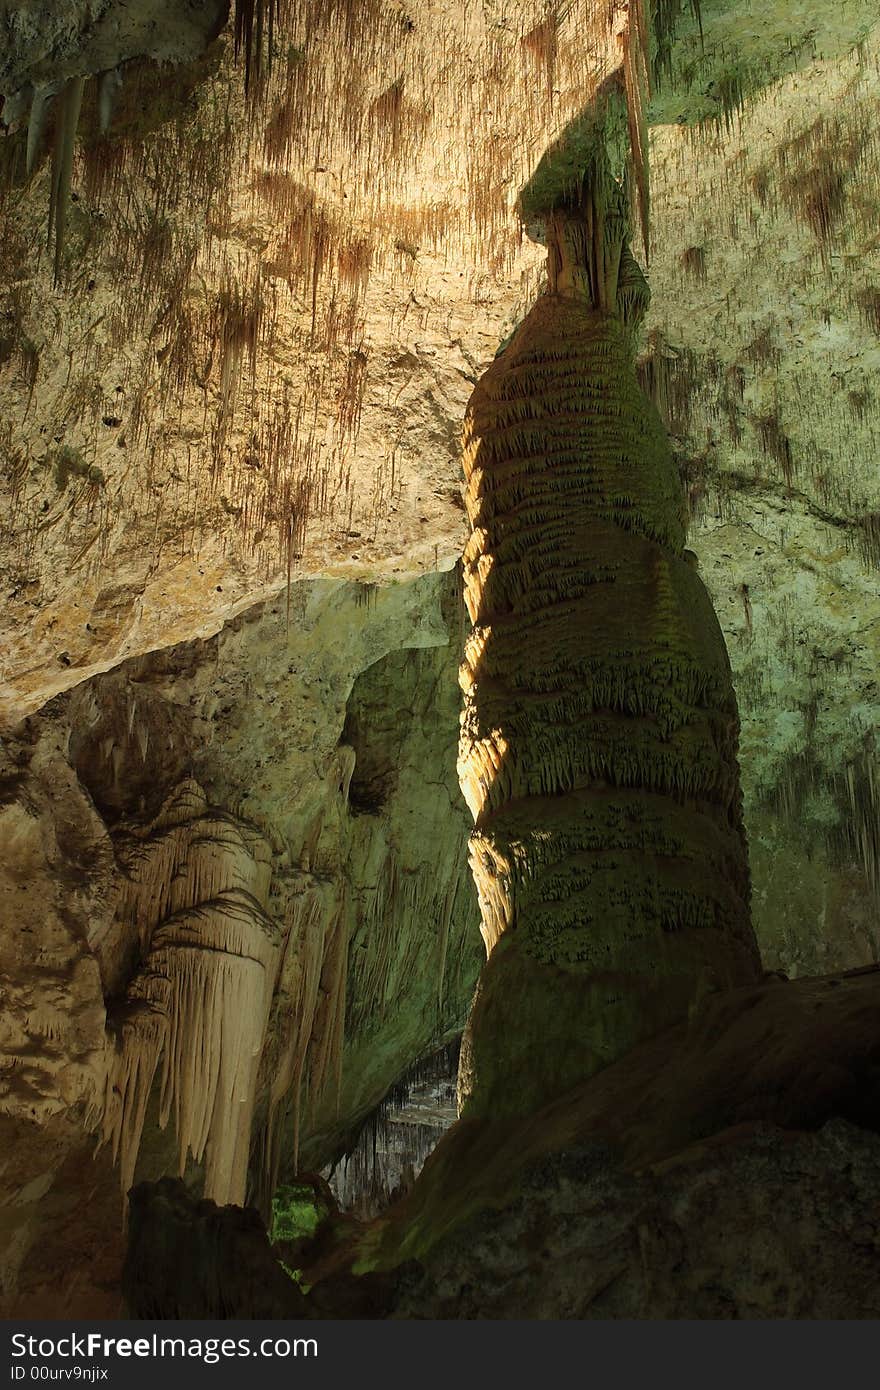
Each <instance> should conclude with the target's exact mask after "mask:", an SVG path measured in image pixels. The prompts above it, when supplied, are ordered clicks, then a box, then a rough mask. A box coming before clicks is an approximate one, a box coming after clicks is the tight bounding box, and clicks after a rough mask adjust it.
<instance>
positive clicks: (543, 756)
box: [459, 159, 759, 1116]
mask: <svg viewBox="0 0 880 1390" xmlns="http://www.w3.org/2000/svg"><path fill="white" fill-rule="evenodd" d="M603 167H604V166H603V164H602V161H601V159H599V160H597V162H596V163H595V164H594V167H593V169H592V171H591V172H588V173H587V174H586V175H585V176H584V178H583V180H582V181H581V183H580V186H579V187H578V188H577V190H576V191H575V193H573V194H572V195H571V196H569V197H567V198H566V199H565V200H563V203H562V205H560V206H557V207H556V208H555V209H554V211H553V213H552V215H551V216H550V217H549V221H548V247H549V261H548V275H549V290H548V292H547V293H545V294H544V295H542V296H541V297H540V298H539V300H538V301H537V303H536V304H535V306H534V308H533V309H532V311H531V312H530V313H529V315H528V317H527V318H526V320H525V321H524V323H523V324H522V325H521V326H520V328H519V330H518V331H517V333H516V335H515V336H514V338H513V340H512V341H511V343H510V345H509V346H508V347H507V348H506V350H505V351H504V352H503V353H502V354H501V355H500V356H499V357H498V358H497V359H496V361H495V362H494V364H493V365H492V366H491V367H490V368H489V370H488V371H487V372H486V374H485V375H484V376H483V378H482V380H481V381H480V383H479V385H478V386H477V388H476V390H475V391H474V393H473V396H472V398H471V402H470V405H469V408H468V413H467V420H466V426H465V446H464V467H465V474H466V479H467V489H468V491H467V504H468V513H469V517H470V521H471V527H472V532H471V537H470V540H469V543H468V545H467V549H466V552H465V596H466V602H467V605H468V609H469V612H470V615H471V620H472V622H473V632H472V634H471V636H470V638H469V641H468V643H467V647H466V654H465V660H464V664H463V666H462V669H461V684H462V688H463V691H464V709H463V713H462V729H461V744H460V754H459V774H460V779H461V785H462V789H463V791H464V795H465V797H466V799H467V802H468V805H469V806H470V809H471V811H472V813H473V816H474V821H475V826H474V831H473V835H472V838H471V846H470V861H471V868H472V872H473V876H474V880H475V883H476V886H477V891H478V895H479V901H480V909H481V914H482V931H483V935H484V938H485V942H486V947H487V951H488V953H489V956H488V961H487V963H486V966H485V967H484V970H483V974H482V978H481V981H480V984H479V987H478V991H477V996H476V999H475V1003H474V1009H473V1012H472V1016H471V1019H470V1022H469V1025H468V1030H467V1034H466V1038H465V1046H464V1049H463V1059H462V1070H461V1076H460V1101H461V1106H462V1113H463V1114H465V1115H484V1114H486V1115H489V1114H491V1115H493V1116H501V1115H509V1114H516V1113H523V1112H528V1111H530V1110H533V1109H535V1108H536V1107H537V1106H539V1105H540V1104H541V1103H542V1102H544V1101H546V1100H547V1099H549V1098H551V1097H552V1096H553V1095H555V1094H559V1093H560V1092H561V1091H563V1090H566V1089H568V1088H569V1087H570V1086H572V1085H573V1084H575V1083H577V1082H578V1081H579V1080H582V1079H584V1078H585V1077H587V1076H589V1075H590V1074H592V1073H593V1072H595V1071H596V1070H598V1069H599V1068H600V1067H602V1066H604V1065H606V1064H607V1063H609V1062H611V1061H613V1060H614V1059H616V1058H618V1057H619V1056H621V1055H622V1054H623V1053H625V1052H626V1051H627V1050H628V1049H629V1048H630V1047H632V1046H633V1045H634V1044H635V1043H637V1042H638V1041H640V1040H642V1039H643V1038H645V1037H647V1036H650V1035H651V1034H653V1033H655V1032H657V1031H659V1030H661V1029H663V1028H665V1027H667V1026H670V1025H672V1024H674V1023H676V1022H678V1021H679V1020H681V1019H682V1018H683V1017H686V1016H687V1013H688V1009H689V1006H690V1004H691V1003H692V1002H693V1001H695V1000H696V999H697V998H698V997H700V996H702V995H703V994H704V993H705V992H706V991H708V990H711V989H714V988H724V987H727V986H731V985H734V984H737V983H742V982H743V981H746V980H748V979H749V978H750V977H752V976H753V975H754V974H755V973H756V972H757V971H758V969H759V962H758V954H757V948H756V945H755V940H754V936H753V934H752V929H751V923H750V916H749V876H748V863H747V853H746V843H745V838H744V834H743V827H742V817H741V798H740V785H739V768H738V765H737V739H738V718H737V708H736V701H735V698H734V693H733V688H732V684H731V676H730V666H729V663H728V658H727V652H726V649H725V646H724V639H723V637H722V634H721V631H720V628H719V626H718V622H717V620H716V617H715V613H714V611H713V609H712V605H711V602H710V600H709V597H708V595H707V593H706V590H705V588H704V587H703V584H702V582H701V580H700V578H699V575H698V574H697V572H696V570H695V569H694V568H693V566H692V565H691V564H690V563H689V562H688V560H687V558H686V555H685V550H684V544H685V526H684V517H683V508H682V498H681V489H680V485H679V481H678V477H677V473H676V469H675V466H674V463H673V459H672V455H671V452H670V449H669V446H668V444H667V441H666V438H665V436H664V433H663V429H662V426H661V424H660V421H659V418H658V417H657V414H656V411H655V410H654V409H653V407H652V406H651V405H650V403H649V402H648V401H647V399H646V398H645V396H644V395H643V393H642V392H641V391H640V389H639V387H638V384H637V381H636V377H635V370H634V343H633V339H634V329H635V327H636V325H637V323H638V322H639V321H640V319H641V318H642V316H643V314H644V311H645V308H646V306H647V298H648V292H647V286H646V284H645V281H644V278H643V276H642V275H641V272H640V270H639V269H638V267H637V265H636V263H635V262H634V261H633V259H632V257H631V256H630V254H629V251H628V248H627V245H626V216H625V205H624V198H623V193H622V191H621V190H619V189H618V188H617V186H616V184H614V181H613V180H609V179H608V177H607V173H603Z"/></svg>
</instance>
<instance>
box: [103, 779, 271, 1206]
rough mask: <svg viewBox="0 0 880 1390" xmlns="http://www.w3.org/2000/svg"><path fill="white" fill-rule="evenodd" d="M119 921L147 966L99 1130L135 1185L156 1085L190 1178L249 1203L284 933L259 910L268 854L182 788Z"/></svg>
mask: <svg viewBox="0 0 880 1390" xmlns="http://www.w3.org/2000/svg"><path fill="white" fill-rule="evenodd" d="M126 863H127V874H128V882H127V886H126V892H125V894H124V896H123V900H122V902H121V904H120V916H121V917H122V919H123V922H128V923H130V924H131V926H132V927H133V928H134V929H135V931H136V934H137V942H138V954H139V958H140V963H139V965H138V967H137V969H136V971H135V974H134V976H133V979H132V981H131V983H130V985H129V987H128V989H127V991H126V994H125V998H124V999H123V1001H122V1002H121V1004H120V1005H119V1006H118V1008H116V1009H115V1010H113V1011H111V1015H110V1028H111V1039H112V1050H111V1055H110V1061H109V1066H108V1074H107V1081H106V1089H105V1094H104V1097H103V1103H102V1105H101V1107H100V1110H99V1111H96V1113H95V1114H94V1115H93V1122H95V1123H98V1124H100V1127H101V1135H102V1141H103V1142H109V1143H111V1144H112V1148H113V1156H114V1159H115V1160H117V1161H118V1163H119V1166H120V1182H121V1185H122V1190H123V1193H126V1192H127V1191H128V1188H129V1187H130V1186H131V1183H132V1181H133V1177H134V1172H135V1166H136V1163H137V1155H138V1150H139V1147H140V1143H141V1138H142V1134H143V1127H144V1120H145V1116H146V1111H147V1105H148V1102H149V1100H150V1096H151V1093H152V1090H153V1084H154V1080H155V1078H156V1077H157V1075H158V1077H159V1093H158V1104H159V1115H158V1119H159V1125H160V1127H161V1128H163V1129H164V1128H165V1127H166V1126H167V1125H168V1123H169V1121H173V1124H174V1130H175V1134H176V1137H177V1145H178V1158H179V1169H180V1172H181V1174H182V1173H183V1172H184V1170H185V1167H186V1164H187V1161H188V1159H189V1157H190V1156H191V1157H192V1159H193V1161H194V1162H196V1163H201V1162H203V1161H204V1166H205V1193H206V1195H207V1196H209V1197H212V1198H214V1200H215V1201H217V1202H219V1203H221V1204H222V1203H224V1202H236V1203H243V1202H244V1199H245V1186H246V1179H247V1163H248V1154H249V1147H250V1131H251V1120H252V1113H253V1107H254V1101H255V1097H256V1076H257V1067H258V1064H259V1059H260V1054H261V1051H262V1047H263V1042H264V1037H265V1032H266V1026H267V1021H268V1015H269V1006H270V1003H271V999H272V993H273V989H274V985H275V978H276V973H277V968H278V951H279V944H280V942H279V933H278V929H277V927H276V925H275V923H274V922H273V921H272V919H271V918H270V917H269V916H268V915H267V914H266V912H265V910H264V908H263V906H262V905H261V904H262V903H264V902H265V901H266V898H267V894H268V876H269V864H268V854H267V849H266V847H265V845H263V843H262V841H261V839H260V837H259V836H258V835H257V834H256V833H255V832H254V831H252V830H251V829H250V828H249V827H247V826H245V825H241V824H239V823H238V822H236V821H235V820H234V819H233V818H232V817H229V816H225V815H219V814H217V813H212V812H211V811H210V808H209V807H208V806H207V803H206V802H205V799H204V796H203V795H202V793H201V791H200V789H199V788H198V786H197V785H196V784H195V783H193V782H187V783H184V784H183V785H182V786H181V787H180V788H179V789H178V791H177V792H176V794H175V795H174V796H173V797H172V798H171V799H170V800H169V801H168V802H167V803H166V805H165V806H164V807H163V809H162V811H161V812H160V814H159V816H158V817H157V818H156V820H155V821H154V822H153V824H152V827H151V828H150V830H149V831H148V832H147V833H146V834H145V833H143V832H140V833H138V834H135V835H134V836H133V838H132V842H131V844H130V845H129V846H128V848H127V851H126Z"/></svg>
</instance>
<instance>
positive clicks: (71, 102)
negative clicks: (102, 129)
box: [49, 77, 85, 285]
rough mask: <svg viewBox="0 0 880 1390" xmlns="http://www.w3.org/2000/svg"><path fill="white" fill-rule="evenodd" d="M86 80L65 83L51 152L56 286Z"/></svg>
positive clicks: (77, 79) (51, 211) (75, 78)
mask: <svg viewBox="0 0 880 1390" xmlns="http://www.w3.org/2000/svg"><path fill="white" fill-rule="evenodd" d="M84 87H85V78H84V77H70V78H68V80H67V82H66V83H65V84H64V87H63V88H62V90H61V93H60V95H59V97H58V100H57V103H56V112H55V144H54V147H53V150H52V191H51V197H50V201H49V244H50V245H51V244H52V239H53V237H54V241H55V259H54V277H55V284H56V285H57V284H58V281H59V279H60V276H61V263H62V259H63V256H64V237H65V233H66V230H67V211H68V206H69V203H70V181H71V177H72V175H73V151H74V144H75V142H76V132H77V127H78V126H79V113H80V107H81V106H82V95H83V88H84Z"/></svg>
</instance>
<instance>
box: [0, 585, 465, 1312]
mask: <svg viewBox="0 0 880 1390" xmlns="http://www.w3.org/2000/svg"><path fill="white" fill-rule="evenodd" d="M289 605H290V606H289V609H288V605H287V603H286V602H284V601H282V602H281V603H278V604H275V605H267V606H265V607H264V608H258V609H256V610H253V611H251V612H249V613H248V614H247V615H246V617H243V618H242V619H241V620H239V621H238V622H236V623H234V624H232V625H231V626H230V627H228V628H227V629H225V630H224V631H223V632H222V633H221V634H219V635H218V636H217V637H216V638H213V639H210V640H209V641H207V642H204V643H195V644H186V645H184V646H183V647H180V648H177V649H169V650H167V651H165V652H162V653H158V654H156V656H155V657H143V658H140V659H139V660H138V661H136V662H133V663H130V664H128V665H126V666H123V667H120V668H118V669H117V670H116V671H115V672H113V673H111V674H109V675H107V676H105V677H99V678H98V679H97V680H94V681H91V682H89V683H87V684H86V685H84V686H82V687H79V688H77V689H76V690H75V691H73V692H71V694H70V695H69V696H61V697H59V698H58V699H56V700H55V701H53V702H52V703H51V704H50V705H49V706H47V707H46V709H45V710H44V711H43V712H41V714H40V715H37V716H33V717H32V718H31V719H30V720H29V721H26V722H25V724H24V725H22V726H20V727H19V728H18V730H17V731H16V736H15V738H14V739H12V738H10V739H8V740H7V741H6V743H5V744H4V752H5V756H6V759H7V766H6V768H5V780H4V802H3V818H4V828H5V829H6V831H7V834H6V835H5V837H4V840H3V863H4V878H3V953H4V954H3V975H2V983H3V990H4V1028H5V1036H4V1037H3V1040H2V1041H3V1053H2V1059H0V1075H2V1091H0V1125H2V1128H3V1134H4V1138H8V1142H9V1148H8V1152H10V1153H13V1152H14V1153H18V1154H20V1155H21V1163H20V1164H19V1162H18V1160H15V1159H13V1160H11V1161H10V1162H8V1163H7V1165H6V1168H5V1169H4V1172H3V1184H4V1186H3V1194H2V1196H3V1207H2V1209H3V1216H2V1218H0V1220H2V1221H3V1223H4V1225H5V1227H6V1235H7V1237H8V1239H7V1240H5V1241H4V1257H3V1262H2V1270H3V1282H4V1294H5V1300H6V1305H5V1306H8V1307H10V1308H14V1307H19V1306H25V1305H26V1304H27V1300H28V1298H30V1299H33V1298H34V1297H37V1296H38V1294H37V1290H38V1288H39V1280H40V1277H45V1275H44V1272H43V1273H42V1275H41V1271H44V1270H45V1265H46V1261H49V1262H51V1260H52V1259H53V1258H54V1259H55V1260H56V1261H57V1262H58V1264H59V1267H60V1268H61V1269H62V1270H63V1269H64V1268H66V1267H67V1266H66V1264H65V1262H66V1261H70V1260H71V1259H72V1258H73V1249H74V1247H75V1245H76V1242H77V1239H78V1237H77V1236H76V1235H75V1228H76V1221H74V1220H73V1218H72V1216H71V1213H70V1210H69V1208H70V1205H71V1202H74V1204H76V1203H77V1202H79V1207H80V1210H81V1216H80V1218H79V1221H80V1224H81V1225H82V1226H83V1228H85V1227H86V1226H88V1228H89V1231H91V1230H92V1228H93V1226H94V1225H95V1223H97V1224H99V1225H100V1224H106V1225H109V1226H110V1227H111V1228H112V1230H113V1231H117V1230H118V1231H120V1232H121V1216H122V1204H121V1201H120V1187H121V1189H122V1191H123V1192H125V1191H126V1190H127V1188H128V1187H129V1186H130V1184H131V1182H132V1181H134V1180H135V1179H136V1178H139V1177H157V1176H159V1175H161V1174H163V1173H175V1172H178V1171H180V1172H182V1173H184V1174H186V1176H187V1181H189V1182H191V1183H192V1184H194V1185H195V1186H196V1188H197V1190H202V1189H203V1188H204V1189H205V1190H207V1192H208V1193H209V1194H210V1195H213V1196H214V1197H215V1198H217V1200H219V1201H221V1202H222V1201H228V1200H237V1201H243V1200H244V1199H245V1197H247V1198H248V1199H249V1200H251V1201H256V1202H258V1203H262V1204H263V1205H264V1206H265V1205H266V1204H267V1203H268V1201H269V1199H270V1197H271V1191H272V1189H273V1187H274V1185H275V1183H276V1181H277V1180H278V1179H279V1178H281V1177H289V1176H291V1174H292V1173H293V1172H294V1171H295V1168H296V1166H297V1165H298V1164H299V1165H300V1166H311V1167H317V1166H320V1165H322V1164H323V1163H326V1162H327V1161H328V1160H330V1159H332V1158H334V1157H335V1156H337V1155H338V1154H339V1153H340V1152H341V1151H342V1150H343V1148H344V1147H346V1146H347V1145H348V1144H349V1143H351V1142H353V1139H354V1137H355V1135H356V1133H357V1130H358V1127H359V1124H360V1122H361V1121H362V1119H363V1118H364V1117H365V1116H366V1115H367V1114H368V1113H369V1112H370V1111H371V1110H372V1109H373V1108H374V1107H375V1106H376V1105H377V1104H378V1103H379V1101H380V1100H381V1099H382V1097H383V1096H384V1095H385V1093H386V1092H387V1091H388V1089H389V1087H390V1086H391V1085H392V1083H393V1082H394V1081H395V1080H396V1079H397V1078H398V1076H400V1075H401V1074H402V1073H403V1072H404V1071H406V1070H407V1069H408V1067H409V1066H410V1064H411V1062H412V1061H413V1059H414V1058H416V1057H417V1056H419V1055H420V1054H422V1053H424V1052H427V1051H430V1050H431V1049H432V1048H433V1047H436V1046H437V1045H439V1044H440V1043H442V1042H444V1041H445V1040H447V1039H448V1038H449V1037H451V1036H453V1035H455V1034H456V1033H457V1032H458V1031H460V1029H461V1027H462V1025H463V1023H464V1019H465V1016H466V1013H467V1009H468V1006H469V1002H470V996H471V992H472V989H473V984H474V981H475V979H476V975H477V971H478V969H479V964H480V958H481V955H482V948H481V946H480V942H479V933H478V931H477V929H476V920H477V912H476V904H475V903H474V902H473V901H472V898H471V893H470V885H469V881H468V877H467V872H466V849H465V846H466V840H467V833H468V825H467V813H466V810H465V808H464V806H463V804H462V803H461V802H460V800H459V796H458V788H457V781H456V775H455V740H454V729H455V727H456V722H457V717H458V694H457V685H456V670H457V665H458V655H459V640H460V630H461V614H460V605H459V601H458V598H457V587H456V577H455V576H454V575H453V574H447V575H438V576H434V577H431V578H427V579H425V580H422V581H419V582H417V583H415V584H401V585H396V586H387V587H385V588H384V589H381V590H379V589H373V588H368V587H365V586H362V585H356V584H346V583H342V582H333V581H316V582H311V583H308V584H305V585H298V586H295V587H294V588H293V589H292V590H291V593H290V595H289ZM35 961H36V962H38V968H37V969H35V968H34V962H35ZM96 1131H97V1136H96V1133H95V1132H96ZM41 1137H42V1143H43V1145H44V1147H45V1152H46V1155H47V1162H46V1165H45V1168H44V1167H41V1166H39V1165H38V1167H39V1173H40V1174H41V1176H40V1180H39V1181H35V1179H34V1172H35V1171H36V1170H35V1169H34V1168H33V1167H32V1166H30V1167H29V1166H28V1165H29V1164H30V1165H32V1163H33V1160H34V1151H35V1147H36V1148H38V1147H39V1142H40V1139H41ZM96 1137H98V1138H100V1137H102V1138H103V1140H104V1145H103V1147H102V1148H101V1150H100V1152H99V1154H98V1156H97V1159H96V1160H94V1161H93V1160H92V1158H91V1154H92V1152H93V1150H94V1147H95V1142H96ZM114 1159H115V1164H114V1161H113V1160H114ZM62 1174H63V1175H64V1176H63V1178H62V1176H61V1175H62ZM62 1182H63V1183H64V1185H65V1186H64V1187H63V1188H62V1187H61V1184H62ZM87 1189H88V1191H90V1192H91V1199H90V1204H88V1203H84V1201H80V1199H81V1198H82V1199H84V1196H85V1192H86V1190H87ZM77 1194H79V1197H77ZM65 1203H66V1204H67V1207H68V1211H67V1214H66V1215H65V1216H64V1217H63V1219H62V1218H61V1212H62V1211H63V1209H64V1204H65ZM53 1218H54V1220H55V1223H56V1224H55V1225H54V1226H53V1224H52V1223H53ZM81 1238H82V1240H83V1241H84V1242H87V1240H88V1238H89V1237H88V1235H87V1233H85V1230H83V1232H81ZM118 1247H119V1241H118V1238H117V1237H113V1238H112V1239H111V1241H110V1246H109V1253H107V1254H105V1256H104V1257H103V1258H102V1260H101V1261H100V1262H99V1265H100V1266H101V1268H102V1272H103V1274H104V1276H105V1279H106V1285H107V1289H106V1290H105V1291H103V1292H102V1291H101V1290H100V1289H97V1288H95V1287H89V1288H88V1289H81V1290H80V1293H79V1294H77V1293H76V1287H77V1283H76V1280H73V1282H72V1284H71V1290H72V1292H71V1299H72V1300H73V1303H72V1306H73V1307H74V1308H82V1309H83V1310H85V1309H87V1308H106V1307H108V1306H110V1307H112V1306H113V1298H114V1297H115V1294H114V1288H115V1284H114V1280H115V1278H116V1276H117V1275H118V1256H119V1248H118ZM52 1251H54V1255H53V1254H52ZM114 1251H115V1254H114ZM114 1260H115V1261H116V1263H115V1264H114ZM114 1271H115V1273H114ZM71 1278H72V1274H71ZM78 1299H79V1300H80V1301H77V1300H78Z"/></svg>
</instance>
